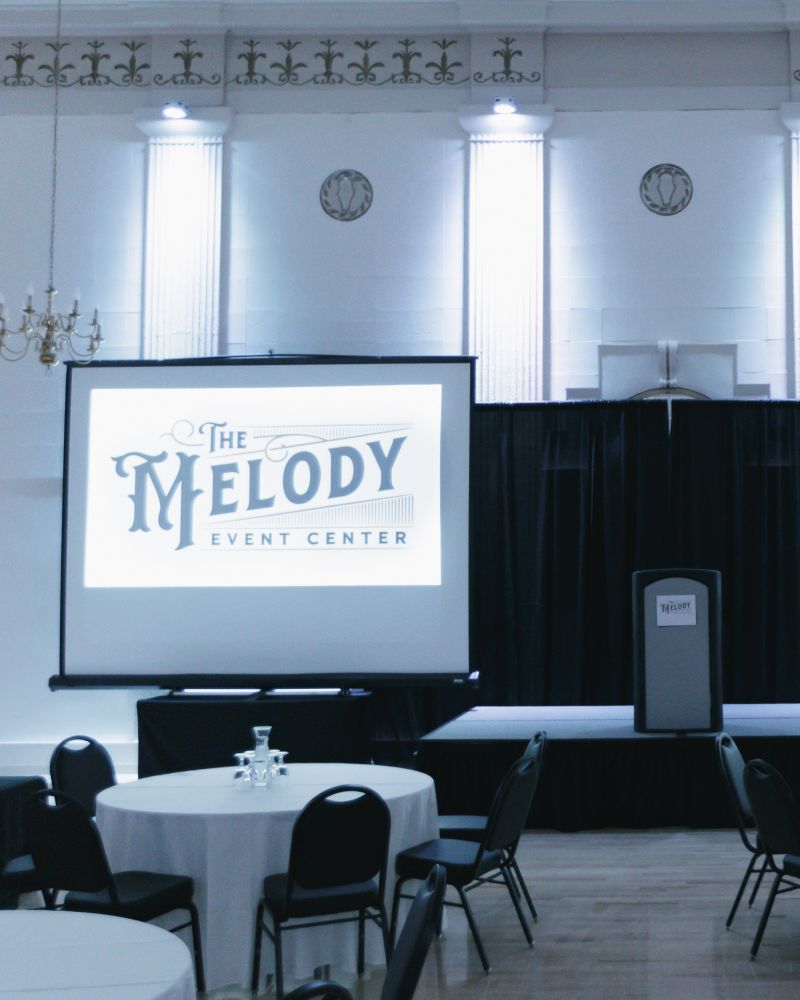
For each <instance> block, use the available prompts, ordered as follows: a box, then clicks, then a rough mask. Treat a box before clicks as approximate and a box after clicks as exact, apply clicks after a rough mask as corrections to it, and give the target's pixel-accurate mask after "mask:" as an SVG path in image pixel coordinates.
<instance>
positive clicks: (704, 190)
mask: <svg viewBox="0 0 800 1000" xmlns="http://www.w3.org/2000/svg"><path fill="white" fill-rule="evenodd" d="M549 140H550V142H549V147H550V291H551V341H552V346H551V398H553V399H563V398H564V397H565V394H566V391H567V389H568V388H570V387H596V386H597V385H598V378H599V363H598V348H599V347H600V345H601V344H631V343H635V342H644V343H649V344H653V343H655V342H657V341H659V340H671V341H678V342H679V344H680V343H692V344H700V343H710V344H722V343H735V344H736V345H738V362H739V366H738V368H739V381H740V382H744V383H765V384H766V383H768V384H769V386H770V395H772V396H784V395H785V394H786V370H787V355H786V341H785V330H786V314H785V302H786V232H785V226H786V208H785V184H786V176H785V169H786V166H785V165H786V160H785V157H786V146H787V142H788V133H787V132H786V131H785V130H784V128H783V127H782V125H781V123H780V120H779V118H778V115H777V113H776V112H774V111H658V112H642V111H624V112H623V111H614V112H574V113H572V112H560V113H558V114H557V115H556V120H555V124H554V126H553V128H552V131H551V133H550V135H549ZM664 162H667V163H675V164H678V165H679V166H681V167H683V168H684V169H685V170H686V171H687V172H688V173H689V175H690V176H691V178H692V180H693V182H694V195H693V198H692V201H691V202H690V204H689V205H688V207H687V208H686V209H685V210H684V211H683V212H681V213H680V214H678V215H676V216H672V217H661V216H658V215H655V214H653V213H652V212H650V211H648V210H647V209H646V208H645V206H644V205H643V204H642V202H641V200H640V197H639V182H640V180H641V178H642V175H643V174H644V173H645V171H647V170H648V169H649V168H650V167H652V166H654V165H655V164H658V163H664ZM678 357H679V358H680V347H679V349H678ZM637 363H638V364H639V370H638V372H636V377H635V378H634V381H638V382H639V383H640V384H639V388H640V389H647V388H650V387H651V386H653V385H657V384H658V376H659V374H660V372H659V371H658V370H657V369H655V368H654V367H653V362H652V359H651V358H650V357H649V356H644V355H643V357H642V359H641V360H640V361H638V362H637V360H636V359H635V357H634V358H632V359H631V362H630V364H631V365H634V366H635V365H636V364H637ZM628 376H629V378H630V377H633V372H632V371H631V370H629V371H628ZM690 388H691V386H690ZM605 394H606V395H608V394H609V393H608V392H606V393H605Z"/></svg>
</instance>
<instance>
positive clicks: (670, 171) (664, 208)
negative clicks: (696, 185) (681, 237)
mask: <svg viewBox="0 0 800 1000" xmlns="http://www.w3.org/2000/svg"><path fill="white" fill-rule="evenodd" d="M692 191H693V187H692V179H691V177H690V176H689V175H688V174H687V173H686V171H685V170H684V169H683V167H676V166H675V164H674V163H659V164H658V165H657V166H655V167H650V169H649V170H648V171H647V173H646V174H645V175H644V177H642V181H641V183H640V184H639V195H640V196H641V199H642V201H643V202H644V204H645V206H646V207H647V208H649V209H650V211H651V212H655V213H656V215H677V214H678V212H682V211H683V210H684V208H686V206H687V205H688V204H689V202H690V201H691V200H692Z"/></svg>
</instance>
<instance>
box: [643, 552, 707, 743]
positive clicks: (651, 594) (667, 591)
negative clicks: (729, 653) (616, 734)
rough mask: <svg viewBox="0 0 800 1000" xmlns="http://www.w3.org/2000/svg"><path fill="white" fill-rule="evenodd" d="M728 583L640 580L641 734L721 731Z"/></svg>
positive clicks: (677, 577)
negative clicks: (725, 586)
mask: <svg viewBox="0 0 800 1000" xmlns="http://www.w3.org/2000/svg"><path fill="white" fill-rule="evenodd" d="M720 595H721V578H720V574H719V572H717V571H716V570H701V569H664V570H639V571H638V572H636V573H634V574H633V669H634V728H635V730H636V731H637V732H640V733H646V732H717V731H719V730H720V729H721V728H722V658H721V642H722V607H721V596H720Z"/></svg>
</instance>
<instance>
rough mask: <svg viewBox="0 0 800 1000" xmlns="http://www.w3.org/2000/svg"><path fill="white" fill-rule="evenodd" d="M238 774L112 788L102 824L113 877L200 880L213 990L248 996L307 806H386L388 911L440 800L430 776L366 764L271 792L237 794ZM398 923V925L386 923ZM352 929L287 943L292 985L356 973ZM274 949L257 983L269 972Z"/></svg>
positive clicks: (297, 768)
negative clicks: (332, 791)
mask: <svg viewBox="0 0 800 1000" xmlns="http://www.w3.org/2000/svg"><path fill="white" fill-rule="evenodd" d="M232 776H233V768H232V767H230V768H228V767H224V768H212V769H209V770H202V771H186V772H181V773H178V774H165V775H159V776H157V777H153V778H144V779H143V780H141V781H134V782H128V783H126V784H120V785H116V786H114V787H113V788H108V789H106V790H105V791H104V792H101V794H100V795H99V796H98V799H97V823H98V826H99V828H100V832H101V833H102V836H103V842H104V843H105V846H106V850H107V852H108V856H109V860H110V862H111V868H112V870H116V871H121V870H124V869H129V868H141V869H149V870H151V871H161V872H170V873H174V874H179V875H191V876H192V878H194V880H195V900H196V902H197V906H198V909H199V911H200V924H201V928H202V932H203V952H204V955H205V961H206V965H205V968H206V982H207V986H208V988H209V989H215V988H217V987H220V986H230V985H234V984H248V983H249V979H250V962H251V961H252V942H253V932H254V927H255V911H256V905H257V903H258V899H259V897H260V894H261V886H262V882H263V879H264V877H265V876H266V875H271V874H274V873H276V872H281V871H286V870H287V867H288V863H289V843H290V840H291V833H292V826H293V825H294V821H295V819H296V817H297V815H298V813H299V812H300V811H301V809H302V808H303V806H305V804H306V803H307V802H308V801H309V800H310V799H311V798H313V797H314V796H315V795H316V794H317V793H318V792H321V791H323V790H324V789H326V788H330V787H331V786H333V785H339V784H355V785H366V786H368V787H369V788H372V789H374V790H375V791H376V792H378V794H379V795H381V796H382V797H383V798H384V799H385V800H386V803H387V805H388V806H389V811H390V813H391V817H392V830H391V838H390V843H389V871H388V877H387V894H386V903H387V908H389V907H390V906H391V892H392V889H393V887H394V857H395V855H396V854H397V852H398V851H402V850H404V849H405V848H406V847H410V846H411V845H412V844H416V843H419V842H420V841H423V840H428V839H430V838H431V837H435V836H436V835H437V821H436V793H435V791H434V787H433V781H432V780H431V778H430V777H429V776H428V775H425V774H420V773H418V772H416V771H411V770H408V769H406V768H396V767H379V766H374V765H367V764H293V765H290V767H289V774H288V775H287V776H286V777H283V778H278V779H276V780H275V781H274V782H273V783H272V784H271V785H270V786H269V787H267V788H252V789H250V790H247V791H240V790H238V789H236V788H234V786H233V783H232ZM390 916H391V914H390ZM355 927H356V925H355V924H338V925H333V926H328V927H320V928H308V929H304V930H299V931H295V932H293V933H289V934H287V935H286V936H285V938H284V969H285V973H284V974H285V976H286V977H287V979H288V978H291V977H297V978H303V979H308V978H311V976H312V974H313V971H314V968H315V967H316V966H319V965H325V964H335V965H337V966H339V967H344V968H349V967H351V968H355V960H356V944H355V940H356V938H355V936H356V931H355ZM368 928H369V929H368V931H367V952H366V956H367V961H370V962H377V963H382V962H383V961H384V957H383V945H382V941H381V936H380V931H379V930H378V928H377V927H375V926H374V925H372V924H369V925H368ZM272 964H273V953H272V948H271V946H270V943H269V941H268V940H267V941H265V943H264V948H263V952H262V966H261V967H262V972H266V971H269V970H270V969H271V968H272Z"/></svg>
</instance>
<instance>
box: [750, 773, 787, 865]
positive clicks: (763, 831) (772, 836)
mask: <svg viewBox="0 0 800 1000" xmlns="http://www.w3.org/2000/svg"><path fill="white" fill-rule="evenodd" d="M744 787H745V789H746V790H747V797H748V799H749V800H750V808H751V809H752V810H753V818H754V819H755V822H756V829H757V830H758V836H759V839H760V841H761V843H762V844H763V846H764V850H765V851H767V852H768V853H769V854H800V805H799V804H798V802H797V799H796V798H795V797H794V793H793V792H792V790H791V788H790V787H789V786H788V784H787V783H786V781H785V779H784V777H783V775H782V774H781V773H780V771H778V770H777V769H776V768H774V767H773V766H772V764H768V763H767V762H766V761H765V760H751V761H749V762H748V763H747V764H745V768H744Z"/></svg>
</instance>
